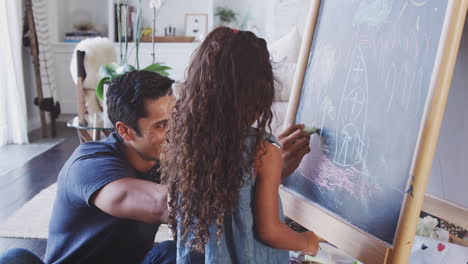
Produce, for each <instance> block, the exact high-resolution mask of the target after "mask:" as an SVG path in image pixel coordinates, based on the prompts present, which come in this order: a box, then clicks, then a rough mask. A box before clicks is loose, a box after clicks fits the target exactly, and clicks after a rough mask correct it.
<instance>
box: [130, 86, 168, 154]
mask: <svg viewBox="0 0 468 264" xmlns="http://www.w3.org/2000/svg"><path fill="white" fill-rule="evenodd" d="M175 102H176V99H175V98H174V96H172V95H169V96H163V97H160V98H158V99H156V100H151V99H150V100H145V108H146V113H147V116H146V117H143V118H140V119H138V121H137V124H138V128H139V129H140V134H141V135H140V136H136V137H135V138H134V141H133V147H134V148H135V150H136V151H137V152H138V154H139V155H140V157H141V158H142V159H144V160H148V161H156V160H159V157H160V155H161V145H162V144H163V143H164V141H165V136H166V131H167V125H168V122H169V119H170V118H171V113H172V108H174V105H175Z"/></svg>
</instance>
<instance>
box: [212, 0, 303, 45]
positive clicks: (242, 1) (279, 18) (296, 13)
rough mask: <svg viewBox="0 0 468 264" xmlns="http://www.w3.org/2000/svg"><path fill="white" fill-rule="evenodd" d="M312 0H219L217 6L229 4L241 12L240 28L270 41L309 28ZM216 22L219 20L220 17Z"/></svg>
mask: <svg viewBox="0 0 468 264" xmlns="http://www.w3.org/2000/svg"><path fill="white" fill-rule="evenodd" d="M309 4H310V0H254V1H252V0H238V1H229V0H215V1H214V8H216V7H217V6H221V7H228V8H231V9H232V10H234V12H236V13H237V14H238V15H237V20H238V21H237V25H236V26H237V27H239V28H240V29H243V30H251V31H253V32H254V33H256V34H257V35H258V36H260V37H263V38H265V39H266V40H267V41H274V40H277V39H279V38H281V37H282V36H284V35H285V34H287V33H288V32H289V31H290V30H291V28H292V27H294V26H297V27H298V28H299V32H301V33H302V31H303V30H304V27H305V24H306V23H305V22H306V18H307V13H308V9H309ZM215 21H216V22H218V23H219V21H218V19H217V18H215Z"/></svg>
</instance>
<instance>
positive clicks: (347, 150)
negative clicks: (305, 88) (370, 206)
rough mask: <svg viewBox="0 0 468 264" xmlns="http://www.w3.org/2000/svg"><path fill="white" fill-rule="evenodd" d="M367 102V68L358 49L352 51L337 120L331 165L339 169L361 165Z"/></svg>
mask: <svg viewBox="0 0 468 264" xmlns="http://www.w3.org/2000/svg"><path fill="white" fill-rule="evenodd" d="M368 100H369V91H368V80H367V69H366V62H365V60H364V55H363V53H362V50H361V48H360V47H356V48H355V49H354V50H353V54H352V56H351V63H350V67H349V70H348V74H347V77H346V81H345V84H344V91H343V93H342V97H341V100H340V106H339V110H338V117H337V130H336V140H337V141H336V147H335V148H336V149H335V157H334V160H333V161H334V162H335V163H336V164H339V165H341V166H355V165H358V164H362V162H363V158H364V153H365V150H366V145H367V141H368V140H367V139H366V122H367V107H368V103H369V102H368Z"/></svg>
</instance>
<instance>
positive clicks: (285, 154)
mask: <svg viewBox="0 0 468 264" xmlns="http://www.w3.org/2000/svg"><path fill="white" fill-rule="evenodd" d="M303 129H304V124H297V125H291V126H289V127H288V128H287V129H286V130H284V131H283V132H282V133H281V134H280V135H279V136H278V141H279V142H280V143H281V149H282V159H283V169H282V174H281V178H282V179H284V178H286V177H288V176H289V175H291V173H293V172H294V171H295V170H296V169H297V166H299V163H301V160H302V158H303V157H304V155H305V154H307V153H309V152H310V147H309V145H310V134H309V133H308V132H306V131H304V130H303Z"/></svg>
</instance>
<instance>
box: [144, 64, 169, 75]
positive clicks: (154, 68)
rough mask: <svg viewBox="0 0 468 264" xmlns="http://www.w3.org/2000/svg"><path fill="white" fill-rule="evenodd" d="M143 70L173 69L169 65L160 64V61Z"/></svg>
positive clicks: (158, 71)
mask: <svg viewBox="0 0 468 264" xmlns="http://www.w3.org/2000/svg"><path fill="white" fill-rule="evenodd" d="M143 70H144V71H150V72H157V73H160V72H161V71H166V70H172V68H171V67H168V66H164V65H161V64H158V63H155V64H151V65H150V66H148V67H146V68H144V69H143Z"/></svg>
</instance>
